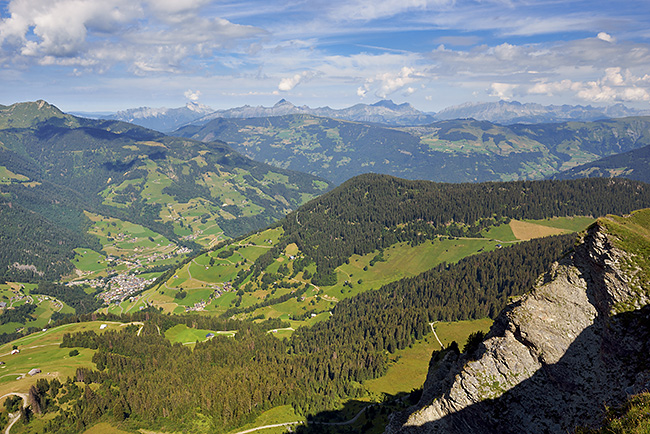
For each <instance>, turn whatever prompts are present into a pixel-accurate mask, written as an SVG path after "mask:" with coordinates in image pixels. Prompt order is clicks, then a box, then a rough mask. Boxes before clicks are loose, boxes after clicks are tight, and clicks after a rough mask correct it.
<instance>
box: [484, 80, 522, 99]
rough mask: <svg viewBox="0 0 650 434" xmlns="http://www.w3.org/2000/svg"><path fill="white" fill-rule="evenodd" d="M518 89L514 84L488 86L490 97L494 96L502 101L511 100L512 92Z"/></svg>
mask: <svg viewBox="0 0 650 434" xmlns="http://www.w3.org/2000/svg"><path fill="white" fill-rule="evenodd" d="M517 87H519V86H518V85H516V84H511V83H492V85H490V92H489V95H490V96H496V97H499V98H500V99H503V100H506V101H507V100H509V99H511V98H512V92H513V91H514V90H515V89H516V88H517Z"/></svg>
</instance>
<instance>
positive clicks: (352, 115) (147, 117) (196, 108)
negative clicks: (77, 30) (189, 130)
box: [73, 99, 650, 132]
mask: <svg viewBox="0 0 650 434" xmlns="http://www.w3.org/2000/svg"><path fill="white" fill-rule="evenodd" d="M73 114H76V115H79V116H86V117H91V118H101V119H113V120H121V121H124V122H130V123H135V124H137V125H140V126H143V127H146V128H151V129H154V130H157V131H162V132H171V131H174V130H175V129H177V128H179V127H182V126H185V125H188V124H194V125H202V124H205V123H207V122H209V121H211V120H214V119H217V118H226V119H246V118H259V117H263V118H266V117H275V116H285V115H291V114H308V115H313V116H321V117H328V118H334V119H342V120H348V121H354V122H363V123H373V124H381V125H388V126H413V125H426V124H429V123H432V122H434V121H436V120H452V119H476V120H482V121H489V122H493V123H497V124H504V125H510V124H516V123H530V124H535V123H548V122H567V121H582V122H586V121H594V120H599V119H607V118H619V117H627V116H647V115H650V111H649V110H637V109H630V108H627V107H626V106H624V105H623V104H616V105H613V106H608V107H592V106H580V105H577V106H571V105H562V106H555V105H549V106H544V105H541V104H534V103H525V104H522V103H519V102H517V101H498V102H477V103H466V104H462V105H459V106H452V107H448V108H446V109H444V110H442V111H440V112H438V113H437V114H436V113H428V112H422V111H420V110H417V109H416V108H414V107H413V106H411V105H410V104H409V103H402V104H395V103H394V102H393V101H391V100H381V101H378V102H376V103H374V104H361V103H360V104H355V105H353V106H351V107H347V108H343V109H332V108H330V107H316V108H311V107H308V106H306V105H303V106H295V105H294V104H292V103H290V102H289V101H286V100H284V99H281V100H280V101H278V102H277V103H276V104H275V105H274V106H272V107H264V106H255V107H253V106H250V105H245V106H241V107H236V108H230V109H222V110H214V109H212V108H210V107H208V106H205V105H203V104H199V103H195V102H191V103H188V104H187V105H186V106H185V107H180V108H173V109H169V108H165V107H160V108H150V107H139V108H132V109H127V110H123V111H119V112H117V113H114V114H94V113H83V112H77V113H73Z"/></svg>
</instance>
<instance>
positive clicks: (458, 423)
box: [386, 222, 650, 434]
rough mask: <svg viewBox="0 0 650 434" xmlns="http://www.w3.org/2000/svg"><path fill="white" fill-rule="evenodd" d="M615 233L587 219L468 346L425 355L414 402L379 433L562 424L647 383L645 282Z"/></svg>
mask: <svg viewBox="0 0 650 434" xmlns="http://www.w3.org/2000/svg"><path fill="white" fill-rule="evenodd" d="M615 238H616V237H614V236H612V235H611V234H609V233H608V231H607V230H606V228H605V226H604V225H603V224H602V222H599V223H596V224H595V225H593V226H592V227H591V228H590V229H589V230H588V232H587V234H586V235H585V236H584V238H583V240H582V242H581V243H579V244H578V245H577V246H576V249H575V251H574V252H573V253H572V254H571V255H570V256H567V257H566V258H564V259H563V260H562V261H561V262H560V263H556V264H554V266H553V267H552V270H551V271H550V272H549V273H547V274H546V275H544V276H542V277H541V278H540V281H539V282H538V285H537V287H536V288H535V289H534V290H533V291H532V292H531V293H529V294H527V295H525V296H523V297H521V298H520V299H519V300H516V301H514V302H513V303H511V304H510V305H509V306H508V307H507V308H506V309H504V311H503V312H502V313H501V314H500V315H499V316H498V318H497V319H496V321H495V323H494V325H493V327H492V329H491V330H490V332H489V333H488V335H487V336H486V339H485V340H484V342H483V343H482V344H481V345H480V346H479V348H478V349H477V350H476V352H475V353H474V354H469V355H458V354H456V353H454V352H452V351H448V352H447V354H446V355H445V356H444V358H442V360H440V361H438V362H435V363H434V361H435V360H436V359H435V357H434V358H433V359H432V365H434V366H432V367H430V370H429V374H428V377H427V380H426V382H425V384H424V388H423V394H422V398H421V400H420V402H419V403H418V404H417V405H416V406H415V407H414V408H411V409H409V410H407V411H406V412H404V413H402V414H398V415H395V416H394V417H393V418H392V420H391V422H390V424H389V425H388V427H387V428H386V433H387V434H396V433H402V434H405V433H409V434H410V433H449V434H451V433H468V432H471V433H474V434H480V433H495V432H499V433H521V432H526V433H566V432H570V431H572V430H574V429H575V428H576V427H577V426H594V425H597V424H598V423H599V422H600V421H601V418H602V410H603V404H607V405H616V404H618V403H621V402H622V401H624V400H625V399H626V397H627V396H628V395H629V394H630V393H638V392H640V391H641V390H645V389H647V388H648V386H650V382H648V381H647V380H648V378H649V377H648V375H647V372H648V368H649V366H648V361H647V357H646V355H647V353H648V350H649V348H648V347H649V345H648V342H649V339H648V337H650V312H649V311H650V309H648V307H649V306H648V304H649V303H650V298H649V297H648V293H649V292H650V291H649V290H650V288H648V284H647V282H643V281H641V283H639V280H638V279H634V278H633V276H634V275H635V274H637V272H638V271H639V270H635V269H634V267H631V266H630V264H631V263H633V261H630V260H629V259H630V254H629V253H627V252H625V251H623V250H621V249H619V248H617V247H615V244H616V243H615ZM646 241H647V240H646ZM646 246H647V244H646ZM639 285H641V287H639ZM622 311H625V312H622ZM619 312H620V313H619Z"/></svg>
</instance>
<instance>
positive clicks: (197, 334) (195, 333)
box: [165, 324, 234, 345]
mask: <svg viewBox="0 0 650 434" xmlns="http://www.w3.org/2000/svg"><path fill="white" fill-rule="evenodd" d="M217 335H225V336H234V332H230V333H224V332H217V331H214V330H204V329H195V328H190V327H188V326H186V325H185V324H176V325H175V326H174V327H172V328H170V329H169V330H167V331H166V332H165V337H166V338H167V339H168V340H169V341H170V342H171V343H176V342H179V343H181V344H184V345H186V344H193V343H196V342H204V341H206V340H208V339H209V336H217Z"/></svg>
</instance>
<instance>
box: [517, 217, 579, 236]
mask: <svg viewBox="0 0 650 434" xmlns="http://www.w3.org/2000/svg"><path fill="white" fill-rule="evenodd" d="M510 229H512V233H513V234H514V235H515V237H517V239H519V240H531V239H533V238H542V237H548V236H551V235H562V234H566V233H570V232H572V231H571V230H568V229H560V228H554V227H549V226H543V225H540V224H536V223H530V222H524V221H520V220H510Z"/></svg>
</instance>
